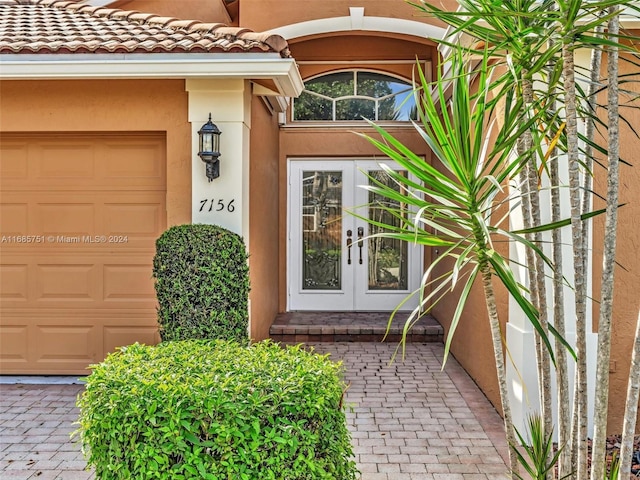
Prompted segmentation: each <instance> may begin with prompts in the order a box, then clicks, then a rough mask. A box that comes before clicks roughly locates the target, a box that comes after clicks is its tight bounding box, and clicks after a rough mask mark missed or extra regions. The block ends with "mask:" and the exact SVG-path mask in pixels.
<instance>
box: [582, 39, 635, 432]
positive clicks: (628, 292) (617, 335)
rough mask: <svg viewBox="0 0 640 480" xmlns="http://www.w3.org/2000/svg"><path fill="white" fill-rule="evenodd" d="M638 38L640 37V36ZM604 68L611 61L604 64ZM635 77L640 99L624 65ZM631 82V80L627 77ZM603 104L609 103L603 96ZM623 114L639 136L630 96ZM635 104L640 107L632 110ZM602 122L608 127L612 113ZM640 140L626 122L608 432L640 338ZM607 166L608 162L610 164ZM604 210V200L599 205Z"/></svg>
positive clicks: (600, 179)
mask: <svg viewBox="0 0 640 480" xmlns="http://www.w3.org/2000/svg"><path fill="white" fill-rule="evenodd" d="M635 33H636V34H638V32H635ZM603 64H605V65H604V66H603V69H604V68H606V59H603ZM624 74H635V75H636V77H635V81H634V82H627V83H625V84H624V89H626V90H631V91H633V92H635V95H639V94H640V84H638V83H637V82H638V80H640V78H639V77H640V71H639V69H638V67H637V66H636V65H632V64H630V63H628V62H624V61H621V62H620V75H624ZM627 80H629V78H628V77H627ZM600 101H601V102H606V98H605V97H604V95H603V96H601V98H600ZM625 103H626V105H627V107H624V106H621V108H620V115H621V116H623V117H624V118H625V119H626V120H627V121H628V122H629V123H630V124H631V125H633V127H634V128H635V129H636V131H640V112H638V110H637V106H638V105H639V102H638V100H637V97H636V98H635V100H633V99H632V97H631V96H629V95H624V94H623V95H622V96H621V98H620V104H621V105H624V104H625ZM631 105H635V106H636V108H629V107H630V106H631ZM601 118H602V119H603V120H604V121H605V122H606V113H604V112H603V114H602V115H601ZM638 152H640V139H638V138H637V137H636V136H635V135H634V134H633V133H632V131H631V128H630V127H629V125H627V124H626V123H625V122H620V157H621V158H622V159H623V160H625V161H627V162H629V163H631V166H629V165H625V164H621V165H620V190H619V195H620V203H623V204H625V205H624V206H623V207H621V208H620V209H619V210H618V229H617V235H616V239H617V252H616V261H617V262H618V264H619V266H618V267H617V268H616V269H615V272H614V280H615V286H614V304H613V330H612V337H611V369H610V380H609V382H610V383H609V386H610V394H609V419H608V430H609V431H610V432H613V433H620V432H621V431H622V420H623V416H624V408H625V399H626V391H627V381H628V379H629V365H630V358H631V354H630V352H631V349H632V345H633V338H634V335H635V329H636V323H637V321H638V312H639V311H640V295H639V294H638V292H640V259H639V258H640V257H639V256H638V252H639V251H640V190H639V189H638V185H640V165H639V163H640V162H639V161H638V158H639V157H638ZM605 163H606V161H605ZM594 187H595V190H596V192H598V193H599V194H600V195H603V196H605V195H606V172H605V170H604V169H603V168H602V167H599V166H596V167H595V180H594ZM594 206H595V207H596V208H603V207H604V205H603V203H602V202H601V201H599V202H598V203H596V204H595V205H594ZM603 235H604V217H602V216H601V217H598V218H596V219H595V220H594V232H593V245H594V247H593V252H594V259H593V298H595V299H599V298H600V286H601V278H602V238H603ZM598 314H599V309H598V304H597V303H595V302H594V319H595V320H594V331H597V328H598V327H597V324H598V322H597V315H598Z"/></svg>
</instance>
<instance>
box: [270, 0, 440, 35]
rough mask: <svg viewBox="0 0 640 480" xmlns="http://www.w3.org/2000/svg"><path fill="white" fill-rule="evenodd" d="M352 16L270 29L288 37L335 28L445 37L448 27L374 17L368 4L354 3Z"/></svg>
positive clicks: (325, 31) (334, 29)
mask: <svg viewBox="0 0 640 480" xmlns="http://www.w3.org/2000/svg"><path fill="white" fill-rule="evenodd" d="M349 13H350V15H349V16H345V17H332V18H321V19H318V20H309V21H306V22H299V23H292V24H291V25H285V26H283V27H278V28H274V29H273V30H269V33H275V34H277V35H281V36H282V37H284V38H285V39H286V40H290V39H294V38H300V37H307V36H310V35H318V34H323V33H331V32H351V31H370V32H385V33H399V34H403V35H411V36H414V37H419V38H421V39H424V38H436V39H441V38H442V37H443V36H444V33H445V29H444V28H441V27H436V26H435V25H429V24H428V23H422V22H416V21H415V20H404V19H400V18H388V17H372V16H367V15H365V13H364V7H350V8H349Z"/></svg>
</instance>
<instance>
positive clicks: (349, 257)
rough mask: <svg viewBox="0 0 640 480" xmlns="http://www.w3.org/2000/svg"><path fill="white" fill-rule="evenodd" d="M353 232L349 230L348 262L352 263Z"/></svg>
mask: <svg viewBox="0 0 640 480" xmlns="http://www.w3.org/2000/svg"><path fill="white" fill-rule="evenodd" d="M352 235H353V232H352V231H351V230H347V264H348V265H351V245H352V244H353V240H352V239H351V236H352Z"/></svg>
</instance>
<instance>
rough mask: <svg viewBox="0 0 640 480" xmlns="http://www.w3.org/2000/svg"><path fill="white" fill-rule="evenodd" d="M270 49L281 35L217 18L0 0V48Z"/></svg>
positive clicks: (65, 1)
mask: <svg viewBox="0 0 640 480" xmlns="http://www.w3.org/2000/svg"><path fill="white" fill-rule="evenodd" d="M149 52H166V53H172V52H173V53H186V52H194V53H195V52H208V53H219V52H276V53H279V54H280V56H282V57H290V53H289V48H288V45H287V42H286V40H285V39H284V38H282V37H281V36H279V35H273V34H269V33H258V32H253V31H251V30H249V29H246V28H237V27H229V26H227V25H224V24H221V23H204V22H199V21H198V20H184V19H177V18H173V17H161V16H159V15H155V14H152V13H143V12H138V11H125V10H120V9H114V8H105V7H96V6H91V5H86V4H83V3H81V2H80V1H70V0H0V53H47V54H49V53H149Z"/></svg>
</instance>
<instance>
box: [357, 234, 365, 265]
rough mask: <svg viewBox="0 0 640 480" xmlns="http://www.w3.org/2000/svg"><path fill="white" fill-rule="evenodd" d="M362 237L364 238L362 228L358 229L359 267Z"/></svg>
mask: <svg viewBox="0 0 640 480" xmlns="http://www.w3.org/2000/svg"><path fill="white" fill-rule="evenodd" d="M362 237H364V227H358V249H359V252H360V254H359V255H360V259H359V262H358V263H360V265H362V243H363V240H362Z"/></svg>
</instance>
